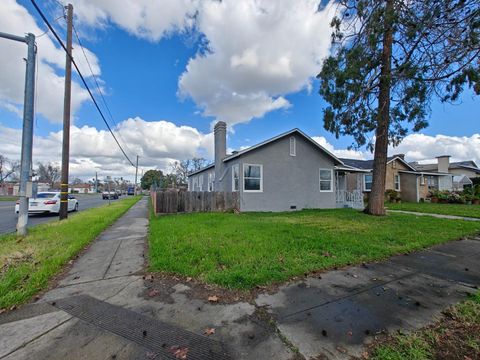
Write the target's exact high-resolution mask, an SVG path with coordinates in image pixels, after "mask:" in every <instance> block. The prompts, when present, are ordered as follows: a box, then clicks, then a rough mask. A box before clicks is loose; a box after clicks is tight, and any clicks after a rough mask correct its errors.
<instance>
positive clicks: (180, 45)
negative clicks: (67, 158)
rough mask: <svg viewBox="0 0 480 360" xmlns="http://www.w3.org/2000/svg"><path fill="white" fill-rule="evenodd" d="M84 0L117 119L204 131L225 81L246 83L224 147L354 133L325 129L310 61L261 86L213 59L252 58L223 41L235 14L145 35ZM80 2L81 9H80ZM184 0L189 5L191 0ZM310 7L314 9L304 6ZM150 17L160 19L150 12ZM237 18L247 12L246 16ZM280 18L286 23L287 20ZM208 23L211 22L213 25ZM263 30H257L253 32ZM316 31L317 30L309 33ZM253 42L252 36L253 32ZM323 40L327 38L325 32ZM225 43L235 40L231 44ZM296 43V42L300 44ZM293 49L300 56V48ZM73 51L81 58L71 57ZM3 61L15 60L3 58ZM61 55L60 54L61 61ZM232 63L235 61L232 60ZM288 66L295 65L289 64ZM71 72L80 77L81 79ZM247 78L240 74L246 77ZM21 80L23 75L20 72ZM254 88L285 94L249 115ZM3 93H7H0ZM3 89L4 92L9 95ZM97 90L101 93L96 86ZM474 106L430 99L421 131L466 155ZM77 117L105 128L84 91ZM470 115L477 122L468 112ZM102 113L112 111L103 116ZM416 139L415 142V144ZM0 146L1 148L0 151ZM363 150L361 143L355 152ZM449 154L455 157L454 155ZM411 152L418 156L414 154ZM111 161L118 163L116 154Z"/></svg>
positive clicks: (44, 119) (47, 132)
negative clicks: (290, 133) (294, 131)
mask: <svg viewBox="0 0 480 360" xmlns="http://www.w3.org/2000/svg"><path fill="white" fill-rule="evenodd" d="M302 1H303V0H302ZM186 2H187V3H188V1H187V0H185V1H183V3H186ZM228 2H229V1H226V3H228ZM305 2H307V3H312V1H311V0H305ZM7 3H8V4H7ZM86 3H88V4H87V5H88V6H90V8H93V9H96V8H95V7H98V8H99V9H104V8H102V6H104V5H102V3H103V1H94V0H89V1H86ZM140 3H141V2H140ZM171 3H172V4H173V2H172V1H165V6H169V4H171ZM39 4H40V6H41V7H42V8H43V9H44V11H45V13H46V15H47V17H48V18H49V19H50V20H52V21H53V19H54V18H55V17H56V16H58V11H59V7H58V5H56V4H55V3H54V2H53V1H51V2H50V1H47V2H39ZM87 5H85V3H84V4H83V5H82V4H80V3H79V4H78V5H77V4H74V6H75V10H76V11H77V10H78V13H77V17H76V20H75V21H76V24H77V28H78V30H79V32H80V36H81V37H82V42H83V45H84V46H85V47H86V48H88V50H89V51H90V52H91V53H92V54H94V55H92V60H93V62H97V63H98V67H99V69H100V74H99V79H101V82H102V84H103V86H104V89H105V92H106V96H105V97H106V100H107V103H108V105H109V107H110V110H111V111H112V114H113V116H114V118H115V120H116V122H117V123H121V122H123V121H124V120H126V119H128V118H135V117H139V118H141V119H143V120H144V121H147V122H158V121H160V120H165V121H167V122H169V123H172V124H174V126H176V127H180V126H183V125H185V126H189V127H192V128H194V129H197V130H198V132H199V133H201V134H202V135H207V134H209V133H210V132H211V124H212V122H213V121H214V120H215V119H217V118H220V119H222V120H223V119H225V116H227V117H228V111H227V112H225V110H224V109H225V108H227V109H228V106H234V105H232V104H233V103H234V100H232V99H226V100H225V101H224V100H221V101H223V102H221V103H220V104H217V103H216V101H217V100H216V99H217V98H218V97H219V94H220V95H221V94H222V93H221V91H222V89H227V91H232V92H240V91H245V93H244V94H245V98H246V100H245V99H243V100H242V101H244V100H245V102H244V103H241V106H240V107H239V109H240V110H238V108H236V110H235V111H238V112H239V115H238V116H237V117H236V118H235V119H232V127H231V128H232V129H233V130H234V131H233V132H231V133H230V134H229V147H231V148H239V147H241V146H247V145H253V144H255V143H257V142H259V141H261V140H264V139H266V138H269V137H271V136H275V135H277V134H279V133H281V132H283V131H286V130H289V129H291V128H293V127H298V128H300V129H302V130H304V131H305V132H306V133H307V134H309V135H311V136H317V137H323V138H324V140H325V141H326V142H328V144H329V145H330V146H332V147H333V148H334V149H336V150H342V149H345V148H347V147H348V146H349V145H351V139H349V138H346V137H345V138H340V139H335V137H334V136H333V135H332V134H329V133H327V132H326V131H325V130H324V129H323V121H322V109H323V108H324V106H325V103H324V102H323V100H322V99H321V97H320V96H319V95H318V83H317V82H316V81H315V80H314V79H313V78H312V76H314V75H315V73H316V72H317V71H319V70H320V69H319V68H318V66H316V67H315V66H312V64H310V63H309V64H307V65H308V66H310V69H311V70H310V71H311V74H310V75H308V73H307V75H304V74H303V72H302V70H298V71H297V73H294V74H293V75H292V76H293V77H295V76H296V77H297V78H296V79H295V81H292V83H288V81H287V80H284V79H280V80H279V79H275V78H274V75H272V76H270V75H269V76H268V77H266V79H267V80H266V81H268V82H271V83H268V84H266V85H265V86H264V85H263V84H262V82H261V81H260V80H258V83H256V84H255V85H254V86H250V85H249V84H245V83H242V79H239V78H238V77H237V75H236V74H232V73H231V72H228V71H230V70H228V69H227V68H226V67H222V65H218V64H219V62H218V61H219V60H218V57H219V56H220V54H222V52H223V51H224V52H225V53H226V54H229V55H232V54H234V55H233V56H231V57H230V59H233V58H235V56H236V59H240V60H238V61H240V62H243V63H242V64H244V63H245V61H247V64H249V63H248V61H250V59H251V56H250V55H251V53H249V52H248V50H249V49H245V46H244V47H242V45H241V44H239V45H238V49H235V48H234V47H235V46H236V45H232V44H231V43H229V42H228V41H231V42H235V41H236V37H235V36H238V37H239V40H238V42H239V43H242V42H243V43H247V42H248V40H249V39H248V34H241V35H240V34H239V33H238V32H237V33H234V31H235V24H236V19H232V18H230V19H227V20H226V21H230V22H231V23H232V34H225V37H227V35H228V36H230V40H228V39H226V40H224V39H222V38H221V37H222V35H223V34H222V32H225V31H226V30H225V29H229V27H226V26H225V24H217V22H218V20H217V19H216V18H215V17H213V16H212V12H213V11H216V9H213V10H212V9H207V10H198V9H197V11H200V12H202V11H203V12H204V14H201V15H200V16H199V20H198V22H199V23H198V24H197V25H196V26H195V27H191V26H185V27H184V28H183V29H181V30H178V28H179V27H180V28H181V26H183V25H181V26H180V25H178V21H177V23H174V24H173V25H172V24H171V23H168V21H170V20H168V19H167V20H166V21H167V25H165V29H153V30H150V29H148V26H147V30H148V31H151V32H149V33H148V35H147V36H145V35H144V34H143V33H142V31H143V30H142V29H140V28H138V27H137V28H135V27H134V26H133V27H132V26H131V24H130V23H122V21H121V20H118V14H117V15H116V14H107V15H105V16H103V17H98V16H93V15H88V11H87V10H88V7H87ZM230 5H231V8H230V9H229V8H228V6H230ZM230 5H229V4H226V5H225V6H226V8H224V9H221V10H219V11H224V12H227V14H230V12H231V11H235V10H236V11H238V9H235V8H234V5H233V4H230ZM82 6H83V7H85V8H82ZM172 6H173V5H172ZM186 6H187V5H186ZM188 6H192V5H191V4H189V5H188ZM237 6H238V5H237ZM251 6H253V5H251ZM9 7H10V8H9ZM13 7H15V8H24V9H26V10H27V12H28V14H29V16H30V17H31V18H32V19H34V20H35V21H36V24H37V26H38V27H39V28H40V29H44V28H45V26H44V25H43V24H42V23H41V22H40V20H39V17H38V16H37V14H36V13H35V12H34V10H33V8H32V6H31V5H30V2H29V1H24V0H21V1H17V2H15V1H13V0H8V1H6V2H5V3H4V4H0V14H1V13H2V12H3V13H4V15H6V13H7V12H8V11H10V10H11V8H13ZM85 9H87V10H85ZM308 9H309V8H308V7H304V8H302V7H301V6H299V10H298V14H297V16H298V17H299V19H300V18H301V17H302V16H305V14H302V11H304V12H305V11H308ZM180 10H181V9H180ZM187 10H188V7H187ZM244 10H245V9H244ZM250 10H251V9H250ZM282 10H283V9H277V8H275V9H273V8H272V13H275V14H276V15H278V16H280V15H281V14H282ZM119 11H120V10H119ZM245 11H247V13H245V14H244V16H248V11H249V9H246V10H245ZM85 14H87V15H85ZM224 14H225V13H224ZM279 14H280V15H279ZM23 16H27V15H23ZM89 16H90V18H89ZM172 16H173V15H172ZM228 16H233V15H228ZM308 16H314V15H313V14H309V15H308ZM291 18H293V20H290V19H291ZM209 19H213V20H210V22H209ZM325 19H326V15H325V16H324V18H323V23H322V19H320V21H319V24H318V26H319V27H321V29H323V33H324V34H323V37H324V38H328V37H329V33H328V32H329V31H328V26H327V25H325V24H324V23H325V22H326V20H325ZM147 20H148V19H147ZM154 20H156V21H157V19H154ZM288 20H289V22H290V23H287V24H286V25H285V26H290V27H293V28H295V26H296V24H295V15H291V17H289V18H288ZM134 21H135V19H134V18H133V16H132V23H133V22H134ZM158 21H159V22H161V21H162V19H159V20H158ZM163 21H165V19H163ZM179 21H180V20H179ZM181 21H184V20H181ZM238 21H240V20H238ZM241 21H249V20H244V19H243V20H241ZM254 21H258V19H253V20H252V22H254ZM283 22H284V23H285V22H286V21H283ZM0 24H1V22H0ZM55 24H56V28H57V29H58V31H59V33H60V34H61V35H62V36H63V35H64V28H63V24H62V20H59V21H57V22H55ZM182 24H183V23H182ZM227 25H228V24H227ZM215 26H217V27H218V28H215ZM252 26H255V23H252ZM272 26H273V28H274V30H272V33H273V34H274V35H276V36H278V40H279V43H278V49H279V50H278V49H275V51H277V50H278V51H281V48H282V46H283V43H282V41H285V42H286V44H285V53H291V52H292V48H290V47H289V46H291V45H288V44H287V43H288V42H289V41H291V39H285V38H284V37H282V34H285V33H287V34H288V31H290V30H289V28H285V29H282V28H281V27H282V26H283V25H282V24H281V23H280V24H276V25H272ZM12 29H13V28H12ZM172 29H173V30H172ZM204 29H205V30H204ZM7 30H9V29H1V26H0V31H7ZM12 31H13V30H12ZM227 31H228V30H227ZM311 31H312V32H315V31H317V32H318V29H315V28H314V29H311ZM37 35H38V34H37ZM261 35H262V34H258V36H261ZM307 36H308V32H307ZM315 36H318V35H317V34H315ZM45 38H46V37H45ZM327 40H328V39H327ZM42 41H43V40H42ZM205 41H210V42H211V46H212V47H213V49H211V51H212V52H213V53H214V54H213V55H212V56H211V57H210V59H209V60H211V61H210V64H205V63H207V61H205V62H204V63H203V65H202V64H200V61H196V60H198V58H199V55H198V52H199V51H200V49H204V48H205V46H204V45H205ZM252 41H256V40H255V39H254V40H252ZM293 41H295V40H293ZM308 41H311V40H310V39H307V42H308ZM322 41H323V42H324V43H326V40H325V39H323V40H322ZM297 42H298V41H297ZM39 46H40V44H39ZM259 46H260V50H258V48H257V50H255V51H256V53H255V54H254V55H255V58H254V59H255V61H257V62H256V63H259V64H261V63H262V56H264V58H265V59H271V58H272V56H271V55H272V54H270V53H264V54H262V49H261V47H262V44H261V43H260V44H259ZM322 46H323V47H319V48H318V49H316V51H315V54H314V55H315V56H317V57H318V56H321V55H322V54H323V55H324V54H326V53H327V52H326V51H328V47H327V46H325V45H322ZM226 47H229V48H228V50H225V48H226ZM230 47H233V49H232V48H230ZM299 49H300V50H302V48H301V47H300V48H299ZM307 49H308V48H307ZM293 50H296V48H293ZM272 51H273V50H272ZM273 55H275V54H273ZM82 56H83V55H82ZM215 56H217V59H215ZM295 56H302V55H301V54H300V53H299V54H296V55H295ZM76 58H77V59H78V56H77V57H76ZM192 59H193V63H197V64H199V65H202V66H203V68H200V70H202V71H200V70H197V72H196V73H194V71H193V70H191V69H187V64H188V63H189V61H192ZM258 59H260V60H258ZM95 60H96V61H95ZM1 61H13V60H11V59H7V60H5V59H4V60H1ZM258 61H259V62H258ZM59 62H61V61H60V60H59ZM265 62H266V63H267V65H269V66H270V65H271V64H268V60H265ZM291 62H292V60H291V59H290V63H291ZM45 63H46V64H47V65H48V62H47V61H45ZM230 63H232V60H231V61H230ZM0 65H1V64H0ZM274 65H276V64H274ZM280 65H281V64H280ZM280 65H279V66H280ZM300 65H302V64H300ZM259 67H261V65H259ZM270 67H271V66H270ZM52 68H53V69H54V71H55V73H56V74H57V75H58V76H59V78H60V79H61V77H62V76H63V72H62V69H61V66H58V65H57V66H52ZM291 68H292V69H295V65H292V66H291ZM297 69H301V66H297ZM82 70H83V73H84V75H88V69H87V67H85V66H84V67H82ZM40 71H43V70H42V68H40ZM258 71H259V72H257V73H255V71H253V72H250V73H246V74H247V75H246V76H248V75H250V76H252V83H253V82H256V80H257V79H258V78H259V76H258V74H260V75H262V74H261V71H262V69H261V68H260V69H259V70H258ZM292 71H293V72H295V70H292ZM184 74H187V76H186V78H188V79H186V80H188V81H189V82H188V81H186V83H185V84H186V85H180V84H179V79H180V78H181V77H182V75H184ZM292 76H291V77H292ZM302 76H303V78H302ZM260 77H261V76H260ZM224 78H225V79H227V80H226V81H225V83H222V79H224ZM76 80H77V82H78V79H76ZM247 80H248V79H247ZM247 80H245V82H246V81H247ZM21 81H23V79H22V80H21ZM88 82H89V84H90V85H91V86H92V88H94V85H93V84H94V83H93V81H92V78H91V77H90V78H88ZM187 82H188V83H187ZM202 82H205V88H206V89H208V88H210V87H212V89H213V88H214V89H213V90H208V91H210V93H208V91H206V92H205V93H202V86H203V85H202ZM276 82H278V83H279V84H280V85H279V88H281V89H280V90H279V91H278V92H276V91H275V90H272V88H273V89H275V84H276ZM299 84H300V85H299ZM219 89H220V90H219ZM245 89H248V90H245ZM259 93H262V94H266V95H267V98H268V99H267V100H265V99H264V100H262V101H261V104H259V106H260V107H261V106H270V105H272V104H274V102H275V100H278V101H281V102H282V103H281V105H278V106H277V105H272V106H273V107H277V110H271V111H260V110H258V111H260V113H261V114H260V117H258V118H257V117H255V116H252V113H255V111H257V110H256V109H255V110H252V112H249V111H246V113H245V114H244V113H243V112H242V108H245V109H246V108H248V107H249V106H250V105H249V104H250V103H249V102H248V99H250V97H251V96H256V94H259ZM1 96H2V94H0V99H1ZM3 96H4V97H5V96H6V95H3ZM56 96H57V98H58V97H59V96H60V97H61V94H57V95H56ZM6 98H7V100H8V97H6ZM97 98H98V100H99V101H100V102H101V100H100V97H99V96H98V94H97ZM11 102H12V103H14V104H16V105H17V109H21V106H20V105H21V104H19V103H18V99H17V101H16V102H15V100H14V99H13V100H11ZM282 104H283V105H282ZM285 104H288V105H285ZM0 105H1V104H0ZM102 105H103V104H102ZM219 108H221V110H218V109H219ZM102 109H103V107H102ZM478 110H479V100H478V99H475V98H474V95H473V94H472V93H471V92H470V91H467V92H466V93H465V94H464V95H463V96H462V98H461V101H460V104H458V105H449V104H441V103H440V102H439V101H437V100H434V101H433V103H432V112H431V116H430V126H429V127H428V128H427V129H425V130H423V131H422V134H423V135H424V136H427V137H428V138H429V139H436V138H437V137H438V136H439V135H445V136H446V137H447V139H449V138H455V137H460V138H462V139H463V140H461V141H460V142H459V143H458V144H453V145H452V147H451V148H445V151H450V152H451V151H453V149H456V147H458V146H463V147H466V148H465V149H463V148H462V149H463V150H462V151H460V153H459V154H458V156H457V157H460V156H465V154H469V151H470V150H469V148H468V146H469V143H470V142H476V141H478V139H477V140H475V139H476V138H475V137H473V136H474V135H475V134H477V133H478V128H477V126H475V123H478ZM225 114H227V115H225ZM74 116H75V119H74V124H75V126H77V127H78V128H82V127H83V126H88V127H91V128H95V129H96V130H97V131H100V130H102V129H105V125H104V124H103V122H102V121H101V119H100V117H99V115H98V113H97V112H96V110H95V109H94V107H93V105H92V103H91V102H90V101H88V100H86V101H82V102H81V104H80V105H79V106H78V108H77V110H76V112H75V114H74ZM0 119H1V120H0V125H2V126H3V127H5V128H9V129H19V128H20V127H21V118H20V117H19V116H18V114H16V113H14V112H12V111H11V110H7V109H6V107H5V106H0ZM475 119H476V120H477V121H475ZM227 120H228V119H227ZM109 121H111V120H110V119H109ZM227 122H228V121H227ZM112 125H113V124H112ZM60 130H61V124H60V123H59V121H58V119H57V121H52V119H51V118H49V116H48V115H45V114H42V113H40V112H39V113H37V121H36V125H35V134H36V135H37V136H39V137H40V138H42V139H44V140H45V142H46V144H48V141H47V140H48V138H49V136H50V137H51V134H52V133H57V132H59V131H60ZM118 131H119V132H121V141H122V143H123V141H125V142H127V143H128V142H129V141H131V143H130V144H127V145H126V146H127V147H128V149H129V150H130V149H132V153H129V154H130V155H131V156H132V157H133V156H134V155H135V154H133V152H135V150H134V149H133V148H135V146H136V144H135V140H134V139H132V140H126V139H127V138H129V137H130V136H129V134H128V133H122V130H118ZM124 131H127V132H132V131H135V129H131V128H129V129H127V130H124ZM124 139H125V140H124ZM472 139H473V140H472ZM199 141H203V140H199ZM160 142H161V139H159V143H160ZM38 143H39V146H40V143H42V141H39V142H38ZM414 143H415V142H413V144H414ZM441 144H444V142H441ZM441 144H440V148H438V149H437V152H443V150H444V149H442V148H441ZM137 145H138V144H137ZM473 145H475V146H476V147H472V149H471V157H472V158H474V159H477V156H480V154H479V153H477V151H478V152H480V149H479V146H477V145H478V144H476V143H475V144H473ZM149 146H152V143H150V144H149ZM198 146H200V145H198ZM404 148H405V149H403V148H402V146H401V147H400V149H399V150H402V151H403V152H406V153H408V151H409V150H411V151H412V154H414V153H415V150H417V149H415V146H413V147H412V146H411V145H408V146H407V145H405V146H404ZM1 150H2V149H1V147H0V151H1ZM364 150H365V149H361V151H364ZM182 151H183V150H182ZM182 151H181V152H180V153H179V154H178V155H177V156H175V155H176V154H175V152H174V151H173V150H171V151H167V153H168V154H167V153H166V155H165V156H164V157H165V159H180V158H181V157H182V156H184V153H185V154H189V152H188V151H185V152H183V153H182ZM37 153H38V154H41V153H42V150H41V149H37ZM198 153H200V154H205V152H203V153H202V151H199V152H198ZM433 153H434V152H433V151H429V152H426V151H423V152H422V154H423V155H422V156H423V157H425V158H429V157H432V156H431V155H434V154H433ZM191 154H193V153H191ZM360 154H361V156H368V154H365V153H363V152H361V153H360ZM453 155H454V156H455V155H456V154H453ZM9 156H10V157H13V156H14V154H9ZM48 156H50V157H51V156H52V154H49V155H48ZM48 156H46V157H42V155H39V158H40V159H47V158H48ZM418 156H419V155H418V154H417V157H418ZM145 157H150V158H152V157H153V156H147V155H146V156H145ZM78 158H79V159H80V158H82V159H84V160H85V161H87V160H88V161H90V160H91V157H90V158H89V156H87V155H85V154H83V155H82V154H79V156H78ZM89 159H90V160H89ZM56 160H57V159H56V158H55V157H53V158H52V161H56ZM413 160H420V159H417V158H414V159H413ZM118 161H120V162H121V160H120V158H119V160H118ZM166 163H167V160H165V161H163V163H160V162H159V164H158V166H159V167H162V165H163V166H165V164H166ZM95 164H96V165H95V166H100V167H102V166H103V165H102V162H101V161H95ZM144 166H146V167H150V166H155V161H153V160H152V159H150V160H149V161H148V162H146V163H145V164H144ZM118 169H121V166H119V167H118ZM82 171H83V170H79V173H82ZM116 171H121V170H116ZM82 174H83V173H82Z"/></svg>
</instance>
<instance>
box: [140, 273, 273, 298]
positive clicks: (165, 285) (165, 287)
mask: <svg viewBox="0 0 480 360" xmlns="http://www.w3.org/2000/svg"><path fill="white" fill-rule="evenodd" d="M143 279H144V280H145V287H146V289H145V291H144V292H143V293H142V296H143V297H144V298H145V299H152V300H159V301H162V302H166V303H172V302H173V299H172V298H171V294H173V293H174V292H175V291H177V290H176V288H178V286H179V285H184V286H187V287H188V289H186V290H184V291H182V293H183V294H185V295H186V296H187V297H188V298H189V299H196V300H203V301H209V302H210V303H211V304H234V303H237V302H248V303H251V304H253V302H254V299H255V298H256V297H257V296H258V294H259V293H260V292H263V291H264V290H263V289H260V288H257V289H254V290H251V291H247V290H230V289H226V288H223V287H221V286H218V285H212V284H206V283H204V282H202V281H200V280H198V279H195V278H191V277H187V276H181V275H172V274H166V273H147V274H145V275H144V276H143Z"/></svg>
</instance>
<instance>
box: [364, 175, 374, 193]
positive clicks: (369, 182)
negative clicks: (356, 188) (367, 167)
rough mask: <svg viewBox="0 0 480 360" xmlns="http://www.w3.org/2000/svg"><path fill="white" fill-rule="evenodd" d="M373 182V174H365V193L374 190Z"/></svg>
mask: <svg viewBox="0 0 480 360" xmlns="http://www.w3.org/2000/svg"><path fill="white" fill-rule="evenodd" d="M372 182H373V175H372V174H364V175H363V190H364V191H370V190H372Z"/></svg>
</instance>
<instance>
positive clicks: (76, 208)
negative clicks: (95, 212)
mask: <svg viewBox="0 0 480 360" xmlns="http://www.w3.org/2000/svg"><path fill="white" fill-rule="evenodd" d="M73 211H78V203H76V204H75V208H74V209H73Z"/></svg>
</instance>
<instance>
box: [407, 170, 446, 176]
mask: <svg viewBox="0 0 480 360" xmlns="http://www.w3.org/2000/svg"><path fill="white" fill-rule="evenodd" d="M398 172H401V173H407V174H416V175H429V176H447V175H450V176H451V175H452V174H450V173H443V172H438V171H434V172H432V171H419V170H416V171H408V170H398Z"/></svg>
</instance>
